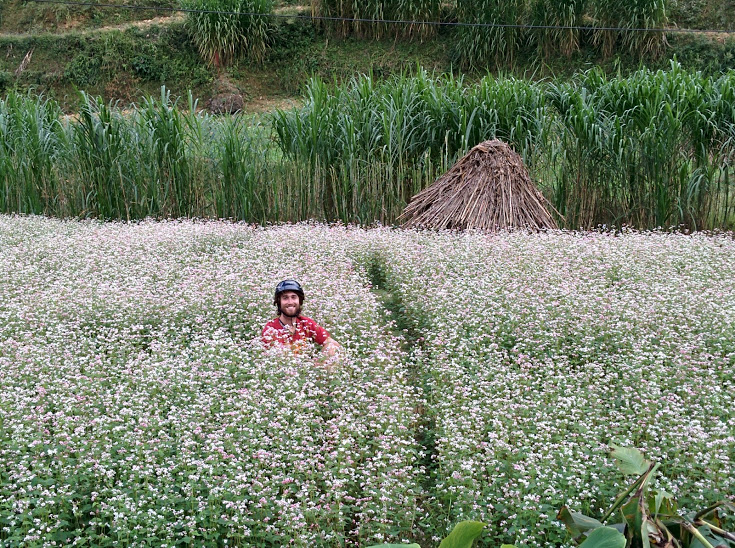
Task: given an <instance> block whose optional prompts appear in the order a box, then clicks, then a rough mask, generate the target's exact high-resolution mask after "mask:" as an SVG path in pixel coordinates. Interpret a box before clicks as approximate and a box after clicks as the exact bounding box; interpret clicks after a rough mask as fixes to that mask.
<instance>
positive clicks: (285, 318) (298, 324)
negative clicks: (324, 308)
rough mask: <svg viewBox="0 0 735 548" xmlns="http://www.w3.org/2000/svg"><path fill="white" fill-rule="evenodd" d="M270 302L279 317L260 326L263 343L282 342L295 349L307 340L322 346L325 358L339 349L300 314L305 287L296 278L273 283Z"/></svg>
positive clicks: (329, 338) (338, 346) (336, 343)
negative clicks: (272, 293) (273, 293)
mask: <svg viewBox="0 0 735 548" xmlns="http://www.w3.org/2000/svg"><path fill="white" fill-rule="evenodd" d="M273 304H274V305H275V306H276V307H277V308H278V317H277V318H274V319H273V320H271V321H269V322H268V323H267V324H265V327H264V328H263V333H262V335H261V338H262V340H263V343H264V344H265V345H266V346H273V345H275V344H281V345H283V346H288V347H290V348H291V349H292V350H294V351H297V352H298V351H300V350H302V349H303V348H304V347H305V346H306V344H308V343H307V341H313V342H315V343H316V344H318V345H320V346H321V347H322V352H323V353H324V354H325V355H326V357H327V358H331V357H333V356H334V355H335V354H336V353H337V351H338V350H339V349H340V348H341V345H340V344H339V343H338V342H337V341H335V340H334V339H333V338H332V337H331V336H330V335H329V333H328V332H327V331H326V330H325V329H324V328H323V327H322V326H320V325H319V324H318V323H316V322H315V321H314V320H312V319H311V318H307V317H306V316H302V315H301V305H303V304H304V290H303V289H302V287H301V284H299V282H297V281H296V280H283V281H282V282H281V283H279V284H278V285H277V286H276V292H275V295H274V297H273Z"/></svg>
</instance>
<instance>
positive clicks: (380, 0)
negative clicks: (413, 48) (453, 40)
mask: <svg viewBox="0 0 735 548" xmlns="http://www.w3.org/2000/svg"><path fill="white" fill-rule="evenodd" d="M312 6H313V8H312V9H313V11H314V12H316V13H318V14H319V15H321V16H324V17H334V18H342V19H347V21H333V22H329V21H327V22H326V26H327V28H328V29H330V30H331V31H333V32H335V33H336V34H337V35H338V36H342V37H344V36H348V35H355V36H359V37H363V38H383V37H385V36H392V37H410V38H414V37H417V38H419V39H424V38H427V37H429V36H432V35H434V34H435V33H436V26H434V25H430V24H427V23H428V22H432V21H438V20H439V10H440V2H439V0H314V1H313V2H312ZM379 21H411V22H413V23H410V24H395V23H391V24H387V23H383V22H379Z"/></svg>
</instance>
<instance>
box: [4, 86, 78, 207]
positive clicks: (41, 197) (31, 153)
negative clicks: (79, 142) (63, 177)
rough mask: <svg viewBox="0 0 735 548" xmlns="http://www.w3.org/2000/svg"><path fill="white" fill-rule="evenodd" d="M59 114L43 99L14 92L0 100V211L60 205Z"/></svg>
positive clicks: (56, 107)
mask: <svg viewBox="0 0 735 548" xmlns="http://www.w3.org/2000/svg"><path fill="white" fill-rule="evenodd" d="M60 115H61V109H60V108H59V106H58V104H57V103H55V102H53V101H50V100H47V99H43V98H33V97H27V96H23V95H19V94H17V93H15V92H11V93H10V94H8V96H7V97H6V98H5V99H0V210H2V211H14V212H19V213H49V214H52V213H54V212H55V211H56V210H58V208H60V207H62V206H63V194H62V192H61V186H62V185H61V181H60V179H59V175H58V172H57V169H56V160H57V158H58V156H59V152H60V150H61V149H62V147H63V145H64V133H63V131H62V126H61V123H60Z"/></svg>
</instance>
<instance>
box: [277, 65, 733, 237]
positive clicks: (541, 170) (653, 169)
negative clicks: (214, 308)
mask: <svg viewBox="0 0 735 548" xmlns="http://www.w3.org/2000/svg"><path fill="white" fill-rule="evenodd" d="M734 92H735V80H734V79H733V76H732V75H725V76H722V77H720V78H716V79H715V78H707V77H704V76H702V75H701V74H692V73H689V72H686V71H684V70H682V68H681V66H680V65H678V64H676V63H674V64H672V67H671V69H670V70H668V71H657V72H651V71H648V70H642V71H640V72H638V73H636V74H633V75H632V76H630V77H628V78H610V79H608V78H607V77H605V76H604V75H603V74H602V73H601V72H600V71H597V70H593V71H590V72H587V73H585V74H583V75H581V76H580V77H579V79H578V80H576V81H574V82H569V83H565V82H560V83H554V84H544V83H531V82H528V81H523V80H516V79H513V78H501V79H495V78H491V77H485V78H483V79H482V80H481V81H480V82H479V83H478V84H476V85H470V86H468V85H466V84H465V83H464V82H463V81H462V80H461V79H455V78H453V77H440V78H431V77H429V76H428V75H427V74H426V73H424V72H419V74H417V75H416V76H414V77H400V78H394V79H392V80H389V81H387V82H384V83H375V82H374V81H373V80H372V79H371V78H370V77H367V76H363V77H361V78H358V79H355V80H353V82H351V83H350V84H348V85H345V86H338V87H333V88H332V89H328V88H327V87H326V86H325V84H323V83H322V82H319V81H313V82H312V83H311V84H310V87H309V91H308V95H307V102H306V104H305V106H304V107H303V109H301V110H300V111H294V112H291V113H284V112H281V113H279V114H278V116H277V118H276V122H275V128H276V131H277V135H278V142H279V144H280V146H281V147H282V148H283V150H284V152H285V153H286V154H288V155H289V156H290V157H293V158H294V159H295V160H296V161H297V162H299V163H300V164H301V165H302V166H303V169H305V170H307V171H308V172H310V173H312V174H316V173H317V172H319V170H321V169H323V168H324V167H325V166H326V167H328V168H329V170H330V171H329V172H328V173H327V176H328V177H330V179H329V180H330V181H340V183H341V184H342V187H341V188H342V189H343V195H344V196H350V195H359V194H360V193H361V191H362V189H361V187H360V186H359V183H357V182H356V183H352V182H350V181H361V182H363V184H364V182H365V181H371V180H372V179H371V177H370V176H369V175H367V174H364V175H361V176H359V177H354V176H352V175H351V174H352V173H354V172H355V170H356V169H358V170H359V169H364V168H369V167H370V166H373V165H376V164H377V165H382V166H386V167H387V171H385V172H384V173H385V175H384V177H385V179H386V181H385V183H384V184H383V185H381V186H382V187H383V188H384V189H385V195H386V197H387V198H388V203H396V204H401V205H397V207H396V208H395V210H400V209H401V208H402V207H403V205H402V204H403V203H404V202H405V200H406V199H407V198H408V197H410V196H411V195H412V194H415V186H412V185H415V184H416V180H417V179H416V177H412V176H410V173H411V170H416V169H419V170H421V172H422V174H423V176H422V178H421V179H420V180H434V179H435V177H436V176H437V171H436V168H437V166H445V165H447V164H452V163H453V162H454V161H455V160H456V159H457V158H458V156H459V155H462V154H464V153H465V152H467V150H469V148H470V147H472V146H474V145H476V144H477V143H479V142H481V141H484V140H487V139H492V138H499V139H501V140H503V141H506V142H508V143H511V144H512V145H513V147H514V148H515V149H516V151H517V152H519V153H520V154H521V156H523V157H524V159H525V161H526V163H527V164H528V165H529V166H530V169H531V172H532V174H533V175H534V176H535V179H536V180H538V181H541V183H542V186H543V187H544V190H545V191H546V192H547V193H548V195H549V197H550V200H551V202H552V203H553V205H554V207H555V208H556V210H557V211H558V212H559V213H561V215H562V216H563V219H562V224H564V225H565V226H568V227H573V228H577V227H580V226H581V227H593V226H596V225H598V224H607V225H616V226H620V225H621V224H631V225H634V226H638V227H656V226H677V225H680V224H683V225H686V226H689V227H691V228H715V227H728V226H732V223H733V212H734V210H733V202H732V200H733V191H732V188H731V185H732V183H733V171H732V157H733V153H734V151H735V148H733V146H734V145H735V133H733V131H735V117H733V110H732V107H731V103H730V97H732V96H733V93H734ZM373 177H374V176H373ZM393 210H394V209H393V208H391V210H390V211H393Z"/></svg>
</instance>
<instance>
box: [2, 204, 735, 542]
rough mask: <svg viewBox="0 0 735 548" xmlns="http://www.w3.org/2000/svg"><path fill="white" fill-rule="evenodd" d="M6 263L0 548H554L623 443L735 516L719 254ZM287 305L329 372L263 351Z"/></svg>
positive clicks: (401, 239)
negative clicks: (456, 529) (472, 532)
mask: <svg viewBox="0 0 735 548" xmlns="http://www.w3.org/2000/svg"><path fill="white" fill-rule="evenodd" d="M0 259H1V260H2V265H3V277H2V278H0V303H2V305H0V545H2V546H54V545H55V546H61V545H87V546H89V545H93V546H100V545H120V546H125V545H128V546H143V545H155V546H174V545H182V546H202V545H216V544H219V545H228V546H282V545H294V546H369V545H370V544H375V543H379V542H399V541H401V540H411V541H415V542H418V543H419V544H420V545H421V546H422V547H423V546H427V547H428V546H434V545H436V544H437V540H438V539H439V538H441V537H443V536H444V535H446V533H447V532H448V530H449V529H451V526H452V525H453V524H454V523H456V522H457V521H460V520H462V519H476V520H481V521H485V522H486V523H488V529H487V532H486V533H485V535H484V536H483V537H482V539H481V543H482V545H483V546H499V545H500V544H501V543H503V542H510V543H515V544H516V545H518V546H524V545H525V546H552V545H562V544H564V543H566V542H568V537H567V536H566V533H565V531H564V529H563V526H562V525H561V524H560V523H558V522H557V521H556V520H555V519H554V516H555V514H556V511H557V510H558V508H559V507H560V506H561V505H562V504H565V503H566V504H569V505H570V506H573V507H575V508H578V509H580V510H583V511H589V512H592V513H594V512H597V511H599V510H600V509H602V508H603V507H606V506H607V505H609V503H610V502H611V500H612V498H613V497H614V495H615V493H616V491H617V489H618V488H619V487H620V486H621V485H622V484H623V483H624V481H625V480H624V478H621V477H620V476H619V475H617V474H616V473H615V472H614V471H613V468H614V467H613V466H611V462H610V461H609V459H608V456H607V454H608V447H609V444H613V443H615V444H620V445H634V446H636V447H639V448H641V449H643V450H644V451H645V453H646V455H647V456H648V457H649V458H653V459H656V460H662V461H663V462H664V465H663V466H662V470H663V472H664V476H663V477H661V478H660V479H659V485H658V487H660V488H664V489H666V490H667V491H670V492H672V493H674V494H675V495H676V496H677V497H678V498H679V500H680V502H681V503H682V504H683V505H684V506H685V507H687V508H698V507H700V506H703V505H704V504H705V503H707V502H713V501H716V500H719V499H722V498H728V497H729V498H730V500H734V499H733V494H734V493H735V472H733V471H732V468H733V467H732V462H731V461H733V460H735V437H733V434H732V432H733V431H735V415H734V414H733V411H732V409H733V407H734V404H735V387H734V386H733V370H734V368H735V241H733V239H732V237H730V236H724V235H720V236H717V235H714V236H713V235H701V234H695V235H691V236H685V235H680V234H664V233H637V232H630V233H622V234H619V235H613V234H598V233H572V232H549V233H545V234H535V235H529V234H523V233H509V234H498V235H482V234H472V233H468V234H462V235H457V234H449V233H429V232H407V231H398V230H391V229H386V228H376V229H369V230H365V229H359V228H350V227H344V226H331V227H330V226H326V225H321V224H300V225H284V226H277V227H269V228H259V227H254V226H250V225H245V224H232V223H224V222H194V221H176V222H172V221H169V222H153V221H145V222H141V223H137V224H122V223H97V222H78V221H59V220H50V219H46V218H42V217H0ZM287 277H294V278H297V279H298V280H300V281H301V283H302V284H303V285H304V287H305V290H306V295H307V300H306V303H305V310H304V311H305V313H306V314H307V315H309V316H311V317H313V318H315V319H316V320H317V321H318V322H319V323H321V324H322V325H324V326H325V327H326V328H327V329H329V330H330V332H331V333H332V335H333V336H334V338H335V339H337V340H338V341H340V342H341V343H342V345H343V346H344V356H343V358H342V361H341V365H340V367H339V369H338V370H337V371H336V372H334V373H329V372H327V371H326V370H325V369H324V368H323V367H320V366H319V365H317V364H316V363H315V356H316V349H312V350H310V351H308V352H306V353H304V354H296V355H294V354H291V353H290V352H283V351H280V350H278V349H270V350H267V349H264V348H262V346H261V344H260V341H259V335H260V329H261V327H262V325H263V324H264V323H265V322H266V321H267V320H268V319H270V318H271V317H272V316H273V314H274V310H273V307H272V305H271V299H272V291H273V288H274V287H275V284H276V283H277V282H278V281H279V280H281V279H283V278H287ZM376 288H379V289H380V291H376V290H375V289H376Z"/></svg>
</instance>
